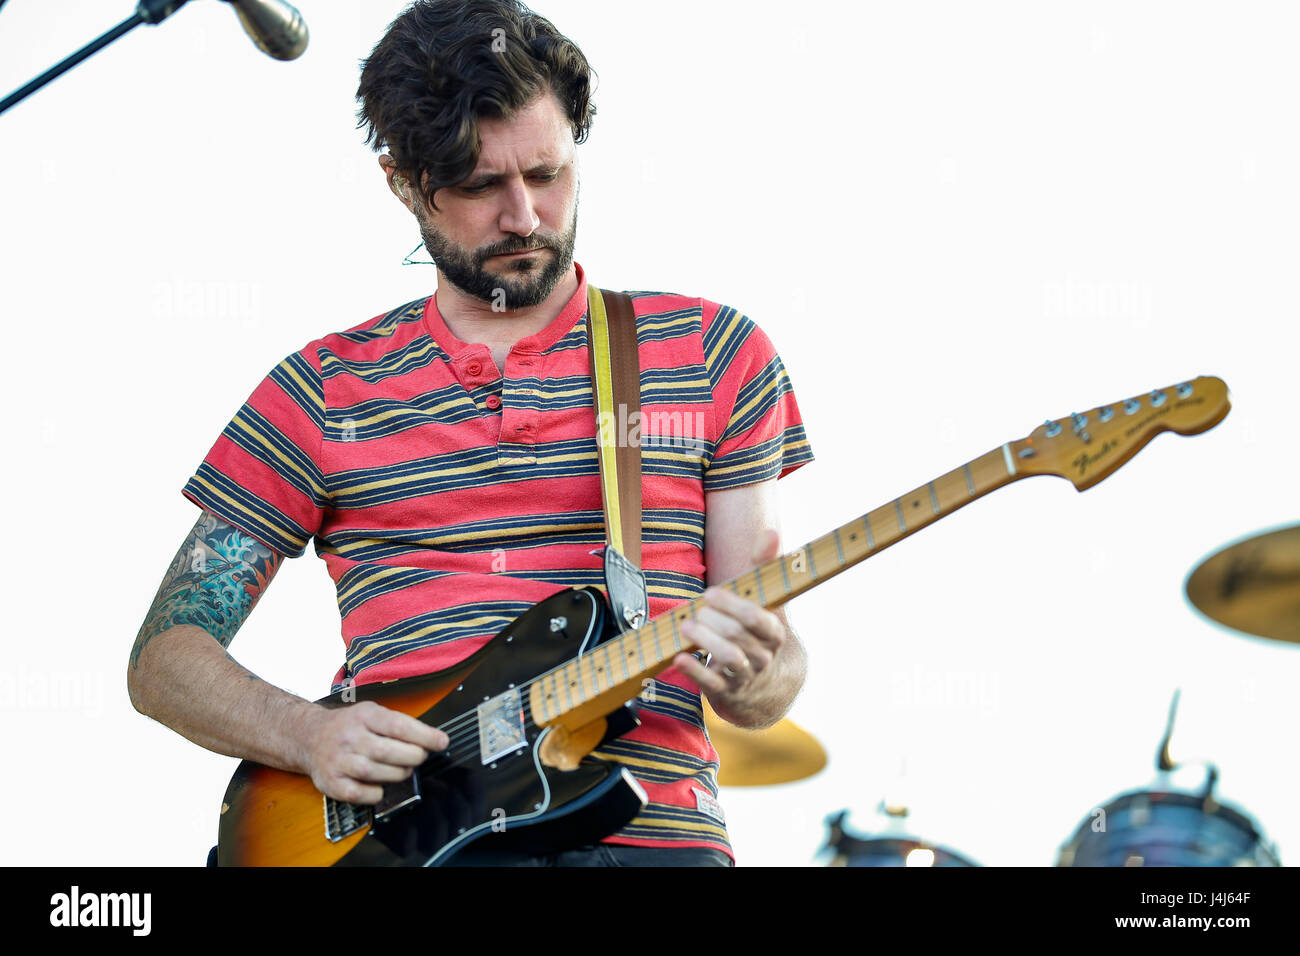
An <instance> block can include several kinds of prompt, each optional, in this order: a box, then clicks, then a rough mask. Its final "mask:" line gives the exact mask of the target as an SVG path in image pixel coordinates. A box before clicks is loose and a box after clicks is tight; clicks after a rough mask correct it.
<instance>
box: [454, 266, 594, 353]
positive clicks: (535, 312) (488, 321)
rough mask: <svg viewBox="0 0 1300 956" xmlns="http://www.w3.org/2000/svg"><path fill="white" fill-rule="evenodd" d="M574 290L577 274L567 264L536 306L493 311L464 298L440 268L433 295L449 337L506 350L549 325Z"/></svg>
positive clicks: (489, 307) (576, 285)
mask: <svg viewBox="0 0 1300 956" xmlns="http://www.w3.org/2000/svg"><path fill="white" fill-rule="evenodd" d="M577 291H578V273H577V270H575V269H574V267H573V266H572V265H570V266H569V271H568V272H566V273H565V274H564V276H563V278H561V279H560V281H559V282H557V283H556V285H555V288H554V289H552V290H551V294H550V295H548V296H547V297H546V298H545V299H543V300H542V301H541V302H539V303H538V304H537V305H533V306H529V307H527V308H523V309H510V310H507V311H495V310H493V308H492V303H491V302H484V301H483V300H482V299H477V298H475V297H473V296H471V295H466V294H465V293H464V292H462V291H461V290H460V289H458V288H456V287H455V286H454V285H452V284H451V283H450V282H448V281H447V279H446V277H445V276H444V275H443V274H442V270H441V269H439V270H438V291H437V293H436V296H437V303H438V313H439V314H440V315H441V316H442V320H443V321H444V322H445V323H446V324H447V328H448V329H449V330H450V332H451V334H452V335H454V336H456V338H458V339H460V340H461V341H462V342H467V343H481V344H484V345H489V346H493V345H495V346H498V347H500V346H504V347H505V348H506V349H507V350H508V349H509V347H510V346H512V345H514V344H515V343H516V342H518V341H519V340H520V339H525V338H528V336H530V335H536V334H537V333H538V332H540V331H541V330H542V329H544V328H546V327H547V326H548V325H550V324H551V322H553V321H554V320H555V317H556V316H557V315H559V314H560V310H561V309H563V308H564V306H565V305H566V304H568V301H569V300H570V299H571V298H573V295H574V293H575V292H577Z"/></svg>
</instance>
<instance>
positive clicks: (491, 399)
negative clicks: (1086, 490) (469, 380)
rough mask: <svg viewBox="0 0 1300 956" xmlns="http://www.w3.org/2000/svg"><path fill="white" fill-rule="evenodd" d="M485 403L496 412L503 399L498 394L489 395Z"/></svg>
mask: <svg viewBox="0 0 1300 956" xmlns="http://www.w3.org/2000/svg"><path fill="white" fill-rule="evenodd" d="M483 404H485V405H486V406H487V407H488V408H490V409H492V411H494V412H495V411H496V410H497V409H498V408H500V407H501V399H500V398H498V397H497V396H496V395H489V396H488V397H487V400H486V401H485V402H484V403H483Z"/></svg>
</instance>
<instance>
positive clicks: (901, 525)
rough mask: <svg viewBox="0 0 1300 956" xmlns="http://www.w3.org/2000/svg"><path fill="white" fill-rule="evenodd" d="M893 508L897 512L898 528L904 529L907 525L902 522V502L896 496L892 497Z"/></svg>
mask: <svg viewBox="0 0 1300 956" xmlns="http://www.w3.org/2000/svg"><path fill="white" fill-rule="evenodd" d="M894 510H895V511H897V512H898V530H899V531H906V530H907V525H906V524H905V523H904V522H903V504H902V502H901V501H900V500H899V499H898V498H895V499H894Z"/></svg>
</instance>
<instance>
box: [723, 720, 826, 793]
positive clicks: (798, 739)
mask: <svg viewBox="0 0 1300 956" xmlns="http://www.w3.org/2000/svg"><path fill="white" fill-rule="evenodd" d="M704 725H705V727H707V728H708V731H709V739H710V740H711V741H712V742H713V748H714V749H715V750H716V751H717V752H718V764H719V766H718V783H719V784H720V785H721V786H724V787H764V786H768V785H770V784H775V783H790V782H791V781H794V780H802V779H803V778H804V777H811V776H812V775H813V774H815V773H817V772H818V771H819V770H821V769H822V768H823V767H825V766H826V751H825V749H824V748H823V747H822V745H821V744H819V743H818V742H817V738H816V737H814V736H813V735H812V734H810V733H808V731H806V730H804V729H803V728H802V727H800V726H799V725H798V724H796V723H795V722H794V721H793V720H782V721H780V722H779V723H777V724H774V725H773V726H771V727H768V728H766V729H764V730H742V729H741V728H739V727H736V726H734V725H732V724H729V723H727V722H726V721H725V720H723V719H722V718H721V717H719V716H718V715H717V714H716V713H714V712H713V708H712V707H710V706H709V702H708V701H707V700H705V701H704Z"/></svg>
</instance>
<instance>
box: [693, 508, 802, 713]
mask: <svg viewBox="0 0 1300 956" xmlns="http://www.w3.org/2000/svg"><path fill="white" fill-rule="evenodd" d="M779 541H780V539H779V538H778V537H777V535H776V534H775V533H768V534H765V535H764V540H763V541H762V542H761V543H760V544H759V546H758V547H757V548H756V549H755V551H754V563H755V566H757V565H760V564H764V563H766V562H767V561H770V560H772V558H774V557H776V555H777V552H778V550H779V547H780V545H779ZM703 597H704V601H705V607H704V608H703V609H701V610H700V612H699V613H698V614H697V615H696V618H695V620H692V621H683V622H682V625H681V631H682V635H683V636H684V637H685V638H687V639H688V640H689V641H690V642H691V643H693V644H695V645H696V646H697V647H699V648H700V649H701V650H702V651H705V652H707V653H709V654H711V655H712V659H711V660H710V661H709V664H708V666H707V667H706V666H705V665H704V663H703V662H701V661H700V660H699V659H697V658H696V657H695V656H694V655H692V654H678V655H677V656H676V658H675V659H674V660H673V663H674V664H675V665H676V666H677V668H678V669H679V670H681V672H682V673H683V674H685V675H686V676H687V677H690V678H691V679H692V680H693V681H695V682H696V683H697V684H699V685H700V689H701V690H702V691H703V692H704V693H705V694H706V695H707V696H708V698H709V703H711V704H712V705H713V709H714V710H716V711H717V712H718V713H719V714H720V715H721V716H723V717H724V718H731V717H732V716H733V715H738V714H748V713H751V712H753V711H755V710H756V709H758V710H762V709H766V708H765V707H763V706H762V704H763V703H765V698H767V697H768V696H769V695H770V694H771V692H772V691H773V690H774V689H775V688H774V687H773V682H774V681H773V678H774V675H775V674H776V673H777V672H778V671H779V670H780V668H779V664H780V655H781V651H782V649H783V648H786V647H787V646H788V645H789V644H791V643H793V642H794V641H795V640H796V639H795V638H794V636H793V635H792V634H791V632H790V629H789V628H788V627H787V626H786V625H785V622H784V621H782V620H781V618H780V617H779V616H777V615H776V614H774V613H772V612H771V611H768V610H765V609H764V608H763V607H761V606H760V605H758V604H756V603H754V602H753V601H748V600H746V599H744V598H742V597H739V596H737V595H735V594H733V593H732V592H730V591H727V590H723V589H722V588H719V587H711V588H709V589H707V590H706V591H705V592H704V595H703ZM777 683H780V682H779V681H777ZM777 716H778V717H779V715H777ZM744 722H745V723H746V724H748V723H750V722H751V721H749V720H746V721H744ZM767 722H769V721H767V720H761V721H760V723H767Z"/></svg>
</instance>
